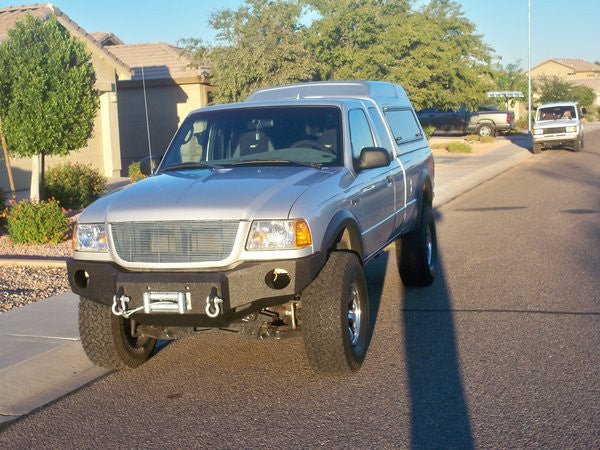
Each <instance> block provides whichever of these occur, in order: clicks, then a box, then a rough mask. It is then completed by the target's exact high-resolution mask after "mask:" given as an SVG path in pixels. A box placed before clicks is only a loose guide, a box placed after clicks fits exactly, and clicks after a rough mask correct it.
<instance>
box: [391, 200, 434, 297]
mask: <svg viewBox="0 0 600 450" xmlns="http://www.w3.org/2000/svg"><path fill="white" fill-rule="evenodd" d="M396 261H397V263H398V272H399V273H400V278H401V279H402V282H403V283H404V285H405V286H429V285H430V284H431V283H433V280H434V278H435V274H436V265H437V233H436V231H435V220H434V217H433V210H432V208H431V205H429V204H424V205H423V207H422V210H421V216H420V218H419V224H418V227H417V229H416V230H414V231H411V232H410V233H407V234H405V235H404V236H402V237H400V238H399V239H397V240H396Z"/></svg>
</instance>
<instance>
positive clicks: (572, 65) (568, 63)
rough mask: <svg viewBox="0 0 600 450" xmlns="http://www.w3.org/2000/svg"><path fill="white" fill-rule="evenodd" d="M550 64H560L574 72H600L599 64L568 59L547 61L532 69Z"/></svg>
mask: <svg viewBox="0 0 600 450" xmlns="http://www.w3.org/2000/svg"><path fill="white" fill-rule="evenodd" d="M549 62H554V63H556V64H560V65H561V66H565V67H568V68H569V69H571V70H573V71H574V72H600V66H599V65H598V64H594V63H591V62H588V61H585V60H583V59H568V58H551V59H547V60H546V61H544V62H542V63H540V64H538V65H537V66H534V67H532V70H533V69H538V68H540V67H542V66H544V65H545V64H548V63H549Z"/></svg>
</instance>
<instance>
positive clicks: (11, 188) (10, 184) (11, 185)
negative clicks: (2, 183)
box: [0, 133, 17, 202]
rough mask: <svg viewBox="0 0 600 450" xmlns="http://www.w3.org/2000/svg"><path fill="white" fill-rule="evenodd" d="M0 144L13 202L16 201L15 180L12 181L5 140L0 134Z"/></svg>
mask: <svg viewBox="0 0 600 450" xmlns="http://www.w3.org/2000/svg"><path fill="white" fill-rule="evenodd" d="M0 143H1V144H2V151H3V152H4V164H5V165H6V173H7V174H8V185H9V186H10V193H11V195H12V198H13V200H14V201H15V202H16V201H17V191H16V189H15V180H14V179H13V173H12V166H11V165H10V156H9V155H8V146H7V145H6V138H5V137H4V135H3V134H2V133H0Z"/></svg>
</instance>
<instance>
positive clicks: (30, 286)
mask: <svg viewBox="0 0 600 450" xmlns="http://www.w3.org/2000/svg"><path fill="white" fill-rule="evenodd" d="M0 232H1V231H0ZM71 252H72V250H71V242H70V241H65V242H62V243H60V244H46V245H15V244H13V243H12V242H11V241H10V239H9V238H8V236H5V235H0V258H7V259H10V258H18V257H23V258H32V257H35V258H37V259H44V258H49V259H56V258H64V257H67V256H70V255H71ZM68 290H69V283H68V282H67V269H66V268H62V267H30V266H14V265H7V266H0V313H2V312H5V311H10V310H11V309H13V308H18V307H19V306H23V305H26V304H28V303H33V302H36V301H39V300H44V299H46V298H49V297H52V296H54V295H56V294H60V293H62V292H65V291H68Z"/></svg>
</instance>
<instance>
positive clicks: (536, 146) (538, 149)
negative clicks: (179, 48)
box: [533, 144, 542, 155]
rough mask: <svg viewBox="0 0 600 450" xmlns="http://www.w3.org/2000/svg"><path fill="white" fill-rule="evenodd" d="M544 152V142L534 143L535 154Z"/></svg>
mask: <svg viewBox="0 0 600 450" xmlns="http://www.w3.org/2000/svg"><path fill="white" fill-rule="evenodd" d="M540 153H542V144H533V154H534V155H539V154H540Z"/></svg>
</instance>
